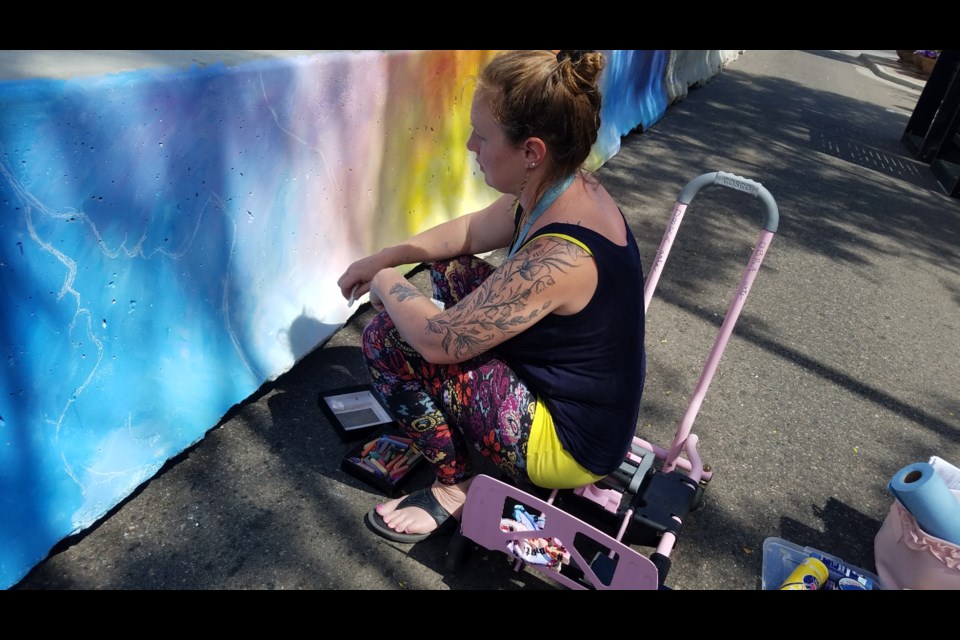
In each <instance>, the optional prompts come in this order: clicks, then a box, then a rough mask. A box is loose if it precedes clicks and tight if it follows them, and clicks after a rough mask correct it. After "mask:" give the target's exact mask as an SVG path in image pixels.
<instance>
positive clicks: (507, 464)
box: [361, 256, 536, 484]
mask: <svg viewBox="0 0 960 640" xmlns="http://www.w3.org/2000/svg"><path fill="white" fill-rule="evenodd" d="M430 271H431V279H432V284H433V296H434V298H436V299H437V300H442V301H443V302H444V303H445V304H446V305H447V306H449V305H452V304H456V303H457V302H458V301H459V300H461V299H462V298H463V297H464V296H466V295H467V294H468V293H470V292H471V291H473V290H474V289H476V288H477V286H479V285H480V283H482V282H483V281H484V280H485V279H486V278H487V277H488V276H489V275H490V274H491V273H492V272H493V267H492V266H491V265H490V264H488V263H487V262H484V261H483V260H481V259H479V258H476V257H473V256H463V257H460V258H455V259H452V260H444V261H438V262H435V263H433V264H432V265H431V269H430ZM361 344H362V348H363V355H364V357H365V358H366V361H367V365H368V367H369V369H370V375H371V378H372V380H373V388H374V390H375V392H376V393H377V394H378V395H379V396H380V397H381V398H382V399H383V401H384V403H385V404H386V405H387V407H388V408H389V409H390V410H391V411H392V413H393V415H394V417H395V418H396V419H397V421H398V422H399V423H400V425H401V427H402V428H403V430H404V431H405V432H406V434H407V436H408V437H410V438H411V439H412V440H413V441H414V443H415V444H416V446H417V448H418V449H419V450H420V452H421V453H422V454H423V456H424V457H425V458H426V459H427V460H428V461H429V462H430V463H431V464H432V466H433V468H434V472H435V473H436V476H437V480H438V481H439V482H441V483H443V484H456V483H458V482H462V481H463V480H466V479H468V478H470V477H471V476H473V474H474V471H473V467H472V464H471V453H470V446H471V445H472V446H473V447H474V448H475V449H476V450H477V451H478V452H479V453H480V455H482V456H483V457H484V458H487V459H489V460H490V461H491V462H492V463H493V464H495V465H496V466H497V467H498V468H499V469H500V470H501V471H503V472H505V473H507V474H509V475H510V476H511V477H513V478H514V479H515V480H518V481H524V480H528V478H527V474H526V467H527V460H526V459H527V441H528V440H529V437H530V425H531V423H532V422H533V412H534V408H535V406H536V396H535V395H534V394H533V393H531V392H530V391H529V390H528V389H527V387H526V385H525V384H524V383H523V382H522V381H521V380H520V379H519V378H518V377H517V375H516V374H515V373H514V372H513V371H512V370H511V369H510V367H508V366H507V365H506V363H504V362H503V361H502V360H500V359H498V358H497V357H496V355H495V354H494V353H492V352H487V353H484V354H482V355H480V356H477V357H476V358H473V359H471V360H467V361H465V362H461V363H457V364H449V365H439V364H431V363H429V362H427V361H426V360H424V359H423V357H421V356H420V354H419V353H417V351H415V350H414V349H413V348H412V347H410V346H409V345H408V344H407V343H406V342H405V341H404V340H403V338H401V337H400V334H399V333H398V332H397V330H396V327H394V324H393V321H392V320H391V319H390V316H389V315H387V313H386V312H381V313H379V314H377V316H376V317H374V319H373V320H371V321H370V324H368V325H367V326H366V327H365V328H364V330H363V337H362V342H361Z"/></svg>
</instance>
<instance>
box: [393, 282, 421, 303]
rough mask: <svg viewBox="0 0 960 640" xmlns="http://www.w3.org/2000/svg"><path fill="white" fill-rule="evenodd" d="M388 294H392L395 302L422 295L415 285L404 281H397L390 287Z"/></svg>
mask: <svg viewBox="0 0 960 640" xmlns="http://www.w3.org/2000/svg"><path fill="white" fill-rule="evenodd" d="M390 295H392V296H394V297H395V298H396V299H397V302H403V301H405V300H409V299H410V298H417V297H424V296H423V294H422V293H420V291H419V290H418V289H417V288H416V287H414V286H411V285H410V284H407V283H405V282H398V283H397V284H395V285H393V286H392V287H390Z"/></svg>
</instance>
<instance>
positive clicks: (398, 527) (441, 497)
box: [375, 480, 471, 534]
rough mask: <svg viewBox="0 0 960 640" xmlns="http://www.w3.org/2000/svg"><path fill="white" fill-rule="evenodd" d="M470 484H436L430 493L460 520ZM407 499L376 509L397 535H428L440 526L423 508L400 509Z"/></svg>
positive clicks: (465, 482)
mask: <svg viewBox="0 0 960 640" xmlns="http://www.w3.org/2000/svg"><path fill="white" fill-rule="evenodd" d="M470 482H471V480H466V481H464V482H461V483H459V484H453V485H447V484H440V483H439V482H434V483H433V485H432V486H431V487H430V489H429V491H430V492H431V493H432V494H433V497H434V498H435V499H436V501H437V502H438V503H439V505H440V506H441V507H442V508H443V510H444V511H446V512H447V513H449V514H450V515H451V516H453V517H454V518H456V519H457V520H459V519H460V514H461V512H462V511H463V504H464V502H466V500H467V490H468V489H469V488H470ZM405 499H406V496H402V497H400V498H396V499H394V500H390V501H388V502H385V503H383V504H378V505H377V506H376V507H375V510H376V512H377V514H378V515H379V516H380V517H381V518H382V519H383V523H384V524H385V525H386V526H387V527H389V528H390V529H393V530H394V531H396V532H397V533H407V534H427V533H431V532H432V531H434V530H435V529H436V528H437V527H438V526H439V525H438V524H437V520H436V518H435V517H434V516H432V515H431V514H430V513H428V512H427V511H426V510H425V509H423V508H421V507H418V506H407V507H403V508H399V509H398V508H397V507H398V506H399V505H400V503H401V502H403V501H404V500H405Z"/></svg>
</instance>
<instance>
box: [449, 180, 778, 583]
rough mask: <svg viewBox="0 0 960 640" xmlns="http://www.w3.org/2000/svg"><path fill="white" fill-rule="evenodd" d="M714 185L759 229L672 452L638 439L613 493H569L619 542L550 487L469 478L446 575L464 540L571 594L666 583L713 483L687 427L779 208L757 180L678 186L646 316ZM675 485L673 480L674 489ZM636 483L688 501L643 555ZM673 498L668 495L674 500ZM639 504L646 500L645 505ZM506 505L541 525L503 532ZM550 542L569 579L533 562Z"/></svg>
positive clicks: (647, 290) (648, 287)
mask: <svg viewBox="0 0 960 640" xmlns="http://www.w3.org/2000/svg"><path fill="white" fill-rule="evenodd" d="M712 185H717V186H723V187H728V188H731V189H734V190H737V191H742V192H744V193H748V194H750V195H752V196H754V197H756V198H758V199H759V200H760V201H761V203H762V204H763V205H764V221H763V225H762V229H761V232H760V235H759V238H758V239H757V242H756V246H755V247H754V249H753V253H752V255H751V256H750V260H749V261H748V263H747V266H746V268H745V270H744V272H743V276H742V278H741V280H740V283H739V286H738V287H737V290H736V292H735V294H734V297H733V300H732V301H731V303H730V306H729V308H728V310H727V314H726V316H725V318H724V321H723V324H722V325H721V327H720V333H719V335H718V336H717V338H716V340H715V342H714V345H713V348H712V349H711V350H710V353H709V355H708V356H707V360H706V363H705V365H704V368H703V371H702V373H701V375H700V379H699V380H698V382H697V385H696V387H695V389H694V392H693V394H692V397H691V399H690V401H689V404H688V406H687V409H686V411H685V413H684V415H683V417H682V419H681V421H680V424H679V425H678V427H677V430H676V434H675V436H674V439H673V442H672V443H671V445H670V447H669V448H662V447H660V446H657V445H656V444H653V443H651V442H648V441H646V440H644V439H642V438H639V437H635V438H634V440H633V447H632V449H631V451H630V452H628V454H627V456H626V458H627V459H626V460H625V462H624V467H622V468H621V469H623V470H625V473H626V476H625V477H624V476H623V474H621V476H620V481H619V486H614V488H605V487H604V486H601V483H603V481H601V483H597V484H592V485H588V486H586V487H580V488H578V489H574V490H573V494H574V495H576V496H579V498H581V499H584V500H586V501H588V502H590V503H592V504H594V505H596V506H598V507H599V508H600V509H601V510H602V511H606V512H609V513H611V514H616V515H617V517H618V518H620V521H619V525H618V530H617V533H616V535H615V536H611V535H608V534H607V533H604V532H603V531H601V530H600V529H598V528H596V527H594V526H592V525H589V524H587V523H586V522H584V521H583V520H581V519H579V518H577V517H576V516H574V515H572V514H570V513H569V512H567V511H564V510H561V509H559V508H557V507H556V506H555V505H554V500H555V498H556V497H557V496H558V493H559V492H558V491H557V490H553V491H552V492H550V495H549V497H548V498H547V499H546V500H542V499H540V498H537V497H535V496H533V495H531V494H530V493H528V492H525V491H523V490H521V489H519V488H517V487H515V486H513V485H509V484H507V483H504V482H501V481H499V480H496V479H494V478H492V477H490V476H485V475H480V476H477V478H475V479H474V482H473V484H472V485H471V487H470V492H469V495H468V496H467V501H466V503H465V504H464V509H463V516H462V519H461V524H460V532H459V534H458V535H456V536H454V539H453V541H452V542H451V546H450V549H449V550H448V555H447V563H446V564H447V568H448V569H453V568H455V564H456V562H458V559H459V555H460V553H461V552H462V544H463V537H466V538H469V539H470V540H473V541H474V542H475V543H477V544H479V545H481V546H483V547H485V548H487V549H490V550H494V551H502V552H504V553H506V554H508V555H512V556H516V557H517V560H516V562H515V565H514V567H515V570H518V571H519V570H520V568H521V567H523V566H524V565H525V564H527V565H529V566H531V567H532V568H534V569H536V570H538V571H540V572H542V573H543V574H544V575H546V576H547V577H549V578H551V579H552V580H554V581H556V582H559V583H560V584H562V585H564V586H567V587H570V588H577V589H591V588H592V589H656V588H662V587H663V586H664V579H665V578H666V573H667V571H668V570H669V565H670V560H669V558H670V554H671V553H672V551H673V548H674V546H675V544H676V539H677V534H678V533H679V530H680V528H681V525H682V521H683V517H685V515H686V513H687V512H688V511H689V510H690V509H692V508H696V506H697V505H698V504H699V499H700V495H701V494H702V492H703V489H704V488H705V487H706V484H707V483H708V482H709V481H710V479H711V478H712V477H713V471H712V470H711V469H710V468H709V467H706V466H704V465H703V462H702V460H701V458H700V454H699V452H698V450H697V442H698V439H697V436H696V434H694V433H692V432H691V431H692V428H693V423H694V420H695V419H696V415H697V413H698V412H699V410H700V405H701V404H702V402H703V399H704V397H705V396H706V393H707V390H708V389H709V387H710V382H711V380H712V379H713V375H714V373H715V372H716V369H717V366H718V365H719V363H720V359H721V357H722V355H723V352H724V350H725V349H726V346H727V342H728V341H729V339H730V336H731V334H732V332H733V328H734V325H735V324H736V322H737V319H738V318H739V316H740V312H741V311H742V309H743V306H744V304H745V302H746V299H747V295H748V294H749V292H750V289H751V287H752V286H753V282H754V279H755V278H756V276H757V272H758V271H759V270H760V265H761V264H762V262H763V259H764V257H765V256H766V254H767V251H769V248H770V244H771V242H772V241H773V236H774V235H775V234H776V232H777V226H778V224H779V211H778V209H777V205H776V202H775V201H774V199H773V197H772V196H771V195H770V193H769V192H768V191H767V189H766V188H764V187H763V186H762V185H761V184H760V183H758V182H755V181H753V180H750V179H747V178H742V177H740V176H737V175H734V174H731V173H725V172H720V171H717V172H712V173H705V174H702V175H700V176H698V177H697V178H694V179H693V180H691V181H690V182H688V183H687V185H686V186H685V187H684V188H683V190H682V191H681V192H680V195H679V196H678V198H677V201H676V203H675V204H674V207H673V213H672V215H671V217H670V220H669V222H668V224H667V229H666V231H665V233H664V235H663V239H662V240H661V242H660V247H659V249H658V250H657V254H656V257H655V259H654V261H653V264H652V266H651V269H650V271H649V273H648V274H647V279H646V283H645V285H644V291H643V295H644V312H645V313H646V311H647V309H648V308H649V306H650V301H651V299H652V298H653V292H654V290H655V289H656V286H657V282H658V281H659V279H660V274H661V273H662V271H663V266H664V264H665V263H666V260H667V256H668V255H669V253H670V249H671V247H672V246H673V242H674V239H675V238H676V235H677V231H678V230H679V227H680V224H681V222H682V221H683V216H684V214H685V213H686V210H687V207H688V206H689V204H690V202H691V201H692V200H693V198H694V197H695V196H696V195H697V193H699V192H700V191H701V190H702V189H704V188H705V187H708V186H712ZM647 454H652V456H653V457H655V459H656V461H658V462H659V463H660V468H659V470H656V471H654V470H653V469H652V461H651V457H650V455H647ZM681 454H683V456H681ZM653 475H658V480H659V479H661V478H664V479H665V478H671V481H670V482H668V483H666V484H665V483H663V482H658V483H651V482H650V478H651V477H652V476H653ZM681 476H682V477H681ZM678 478H679V480H680V482H674V480H676V479H678ZM641 485H642V486H643V487H644V488H645V490H646V491H647V492H648V493H649V492H651V491H656V490H657V488H659V487H665V488H666V489H667V490H668V491H670V492H675V491H676V490H675V489H674V487H676V486H679V487H680V489H679V493H680V494H682V498H681V499H682V500H683V501H685V502H686V504H685V505H684V506H683V507H682V508H680V509H678V511H677V512H673V511H671V512H670V515H669V516H668V519H669V520H672V522H670V523H669V524H668V525H666V526H663V527H662V528H660V527H659V526H657V527H656V528H655V531H654V532H653V534H652V535H653V538H652V539H654V540H655V545H652V546H655V547H656V549H655V552H654V553H653V554H652V555H651V557H650V558H648V557H646V556H644V555H642V554H640V553H638V552H637V551H635V550H634V549H632V548H631V547H630V546H628V545H626V544H624V542H623V539H624V536H625V535H626V534H627V531H628V529H629V526H630V525H631V524H633V523H634V522H635V521H636V519H637V514H636V509H635V503H634V502H630V503H629V504H625V503H624V498H625V497H628V496H634V494H636V493H637V492H638V491H639V488H638V487H640V486H641ZM675 495H676V494H675V493H674V496H672V497H675ZM634 497H636V496H634ZM641 502H644V503H645V502H646V500H642V501H641ZM509 504H519V505H522V507H523V508H525V509H529V510H531V511H533V512H535V513H539V514H541V515H542V520H541V521H539V522H541V524H542V526H539V527H537V526H534V527H532V528H531V529H532V530H531V529H527V530H523V531H518V530H515V529H514V528H512V527H509V526H508V527H505V526H504V521H505V520H508V521H509V522H514V521H512V520H509V519H505V518H504V513H505V509H506V508H507V505H509ZM671 506H672V505H671ZM678 514H681V515H678ZM641 521H642V519H641ZM514 524H515V523H514ZM550 541H553V542H555V543H557V545H559V546H564V545H561V544H560V541H567V542H568V543H572V544H568V545H566V550H567V552H568V553H567V556H566V557H565V558H564V560H565V561H566V562H567V563H570V562H572V564H573V567H574V570H573V571H572V572H570V571H568V572H567V573H564V570H563V566H561V564H560V563H559V562H554V563H553V564H551V565H550V566H547V563H548V562H549V560H543V561H542V562H541V560H540V559H541V558H546V556H544V555H542V554H539V552H538V548H543V547H544V546H549V545H548V544H547V543H549V542H550ZM578 541H581V542H582V541H587V543H588V544H585V545H584V544H580V543H579V542H578ZM555 546H556V545H555ZM521 547H522V548H523V549H526V550H527V552H526V553H525V554H519V553H518V551H517V549H520V548H521ZM584 549H589V550H592V551H594V552H595V553H594V555H593V557H592V558H589V559H588V557H587V555H585V551H584ZM533 552H537V553H533Z"/></svg>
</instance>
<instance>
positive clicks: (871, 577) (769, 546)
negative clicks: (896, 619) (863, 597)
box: [760, 538, 881, 591]
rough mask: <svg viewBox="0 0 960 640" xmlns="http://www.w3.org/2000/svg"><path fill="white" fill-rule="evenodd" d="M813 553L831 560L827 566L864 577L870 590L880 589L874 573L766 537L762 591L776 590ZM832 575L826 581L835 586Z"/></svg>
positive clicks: (820, 552)
mask: <svg viewBox="0 0 960 640" xmlns="http://www.w3.org/2000/svg"><path fill="white" fill-rule="evenodd" d="M814 554H816V555H818V556H819V557H820V558H822V559H824V560H830V561H832V562H828V563H827V564H828V568H831V569H832V568H845V569H848V570H849V571H850V573H851V574H854V573H855V574H856V575H857V576H860V577H861V578H864V579H866V580H867V581H868V582H869V587H870V590H872V591H876V590H879V589H881V586H880V578H878V577H877V576H876V574H874V573H872V572H870V571H867V570H866V569H861V568H860V567H855V566H853V565H851V564H848V563H846V562H844V561H843V560H841V559H840V558H838V557H836V556H833V555H830V554H829V553H825V552H823V551H820V550H819V549H814V548H813V547H801V546H800V545H797V544H794V543H792V542H789V541H787V540H784V539H782V538H767V539H766V540H764V541H763V579H762V583H761V587H760V588H761V589H763V590H764V591H776V590H778V589H779V588H780V585H782V584H783V582H784V581H785V580H786V579H787V578H788V577H789V576H790V574H791V573H792V572H793V570H794V569H796V568H797V565H799V564H800V563H801V562H803V560H804V559H806V558H809V557H810V556H812V555H814ZM834 577H835V576H834V572H833V571H831V579H830V580H829V581H828V582H829V583H830V586H836V582H835V580H834V579H833V578H834Z"/></svg>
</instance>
